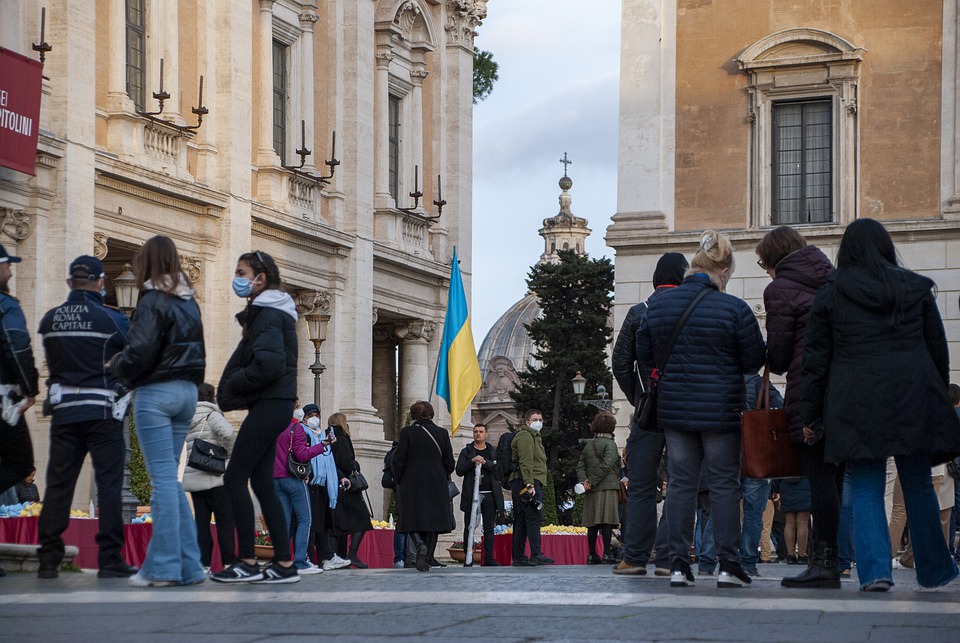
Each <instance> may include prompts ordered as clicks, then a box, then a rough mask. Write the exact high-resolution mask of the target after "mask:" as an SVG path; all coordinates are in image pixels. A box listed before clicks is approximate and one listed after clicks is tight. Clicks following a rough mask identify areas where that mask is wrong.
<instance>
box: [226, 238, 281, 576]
mask: <svg viewBox="0 0 960 643" xmlns="http://www.w3.org/2000/svg"><path fill="white" fill-rule="evenodd" d="M235 274H236V276H235V277H234V279H233V290H234V292H235V293H236V294H237V296H239V297H244V298H246V299H247V306H246V308H244V310H243V311H242V312H241V313H239V314H238V315H237V321H239V322H240V325H241V326H242V327H243V338H242V339H241V340H240V345H239V346H237V349H236V350H235V351H234V352H233V355H232V356H231V357H230V361H228V362H227V365H226V367H225V368H224V371H223V376H222V377H221V378H220V385H219V386H218V387H217V398H218V402H219V403H220V408H221V409H222V410H224V411H232V410H236V409H247V411H248V413H247V418H246V419H245V420H244V421H243V424H242V425H241V426H240V431H239V433H238V434H237V441H236V443H235V444H234V447H233V455H232V457H231V458H230V464H229V465H228V466H227V472H226V473H225V474H224V477H223V480H224V484H225V486H226V487H227V491H228V492H229V493H230V501H231V503H232V505H233V515H234V519H235V521H236V524H237V544H238V551H237V555H238V557H239V558H240V560H238V561H237V562H236V563H234V564H233V565H231V566H230V567H228V568H227V569H225V570H223V571H222V572H219V573H217V574H214V575H213V577H212V578H213V580H215V581H219V582H223V583H233V582H260V583H296V582H297V581H299V580H300V576H299V574H298V573H297V569H296V567H294V566H293V563H292V561H291V558H290V536H289V532H288V529H287V525H286V520H285V518H284V513H283V507H282V506H281V504H280V499H279V498H278V497H277V492H276V489H275V487H274V484H273V463H274V457H275V454H276V443H277V437H278V436H279V435H280V433H281V432H282V431H284V430H285V429H286V428H287V425H288V424H289V423H290V418H291V417H292V415H293V403H294V401H295V400H296V399H297V392H296V388H297V331H296V323H297V307H296V304H294V302H293V299H292V298H291V297H290V295H288V294H287V293H285V292H283V290H281V281H280V269H279V268H277V263H276V262H275V261H274V260H273V257H271V256H270V255H268V254H267V253H265V252H259V251H257V252H248V253H246V254H243V255H241V256H240V260H239V261H238V262H237V270H236V273H235ZM248 482H249V483H250V486H251V487H253V492H254V493H255V494H257V500H259V501H260V508H261V510H262V511H263V517H264V520H265V521H266V523H267V530H268V531H269V532H270V536H271V539H272V541H273V546H274V558H273V563H272V564H271V565H270V566H269V567H267V569H265V570H263V571H262V572H261V571H260V569H259V568H258V567H257V565H256V558H255V557H254V551H253V544H254V516H253V501H252V500H251V499H250V493H249V492H248V491H247V483H248Z"/></svg>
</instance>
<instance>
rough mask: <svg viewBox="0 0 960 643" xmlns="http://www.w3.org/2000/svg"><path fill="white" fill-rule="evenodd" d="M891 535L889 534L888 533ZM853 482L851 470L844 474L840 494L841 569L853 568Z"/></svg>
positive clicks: (839, 541)
mask: <svg viewBox="0 0 960 643" xmlns="http://www.w3.org/2000/svg"><path fill="white" fill-rule="evenodd" d="M888 537H889V535H888ZM854 551H856V550H855V549H854V548H853V483H852V482H851V478H850V472H849V471H847V472H846V473H845V474H844V476H843V494H841V496H840V531H839V536H838V538H837V553H838V557H839V560H840V571H841V572H845V571H847V570H848V569H852V568H853V556H854Z"/></svg>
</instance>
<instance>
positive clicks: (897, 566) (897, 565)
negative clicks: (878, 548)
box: [893, 558, 900, 569]
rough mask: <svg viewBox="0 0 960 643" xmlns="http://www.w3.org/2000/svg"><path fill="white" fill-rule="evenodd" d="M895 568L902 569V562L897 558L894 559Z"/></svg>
mask: <svg viewBox="0 0 960 643" xmlns="http://www.w3.org/2000/svg"><path fill="white" fill-rule="evenodd" d="M893 568H894V569H900V561H899V560H897V559H896V558H894V559H893Z"/></svg>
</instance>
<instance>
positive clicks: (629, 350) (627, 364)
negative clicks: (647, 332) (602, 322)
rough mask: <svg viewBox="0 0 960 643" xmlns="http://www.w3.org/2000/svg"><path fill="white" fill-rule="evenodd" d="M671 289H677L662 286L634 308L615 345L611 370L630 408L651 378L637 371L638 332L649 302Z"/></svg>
mask: <svg viewBox="0 0 960 643" xmlns="http://www.w3.org/2000/svg"><path fill="white" fill-rule="evenodd" d="M671 288H676V286H661V287H660V288H657V289H656V290H655V291H654V292H653V294H652V295H650V299H648V300H647V301H641V302H640V303H639V304H637V305H636V306H632V307H631V308H630V310H629V311H627V316H626V318H625V319H624V320H623V326H621V327H620V333H619V334H618V335H617V341H616V343H615V344H614V345H613V355H612V358H611V366H612V368H611V370H612V371H613V377H614V378H615V379H616V380H617V385H619V386H620V390H621V391H623V394H624V395H626V396H627V401H628V402H630V406H633V407H636V406H637V403H638V402H639V401H640V395H641V393H643V386H644V384H643V383H644V382H646V381H647V378H649V377H650V371H644V372H643V373H640V372H638V370H637V364H636V361H637V330H638V329H639V328H640V322H641V321H643V317H644V315H646V314H647V305H648V304H649V302H650V301H651V300H652V299H653V298H654V297H656V296H657V293H659V292H663V291H664V290H669V289H671Z"/></svg>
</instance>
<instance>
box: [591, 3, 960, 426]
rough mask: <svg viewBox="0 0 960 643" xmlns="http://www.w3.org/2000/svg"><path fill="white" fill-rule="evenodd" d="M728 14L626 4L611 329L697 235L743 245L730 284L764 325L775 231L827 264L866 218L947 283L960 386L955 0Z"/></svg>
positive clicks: (718, 9) (777, 6) (611, 236)
mask: <svg viewBox="0 0 960 643" xmlns="http://www.w3.org/2000/svg"><path fill="white" fill-rule="evenodd" d="M730 4H731V3H724V2H714V1H710V0H707V1H702V0H698V1H693V0H623V2H622V8H623V14H622V18H623V19H622V42H621V79H620V83H621V85H620V87H621V91H620V135H619V168H620V169H619V177H618V199H617V214H616V215H615V216H614V217H613V223H612V225H611V226H610V227H609V228H608V229H607V236H606V241H607V244H608V245H609V246H610V247H611V248H613V249H614V250H615V252H616V261H615V265H616V304H615V314H614V316H615V328H617V329H619V327H620V325H621V323H622V321H623V319H624V317H625V315H626V312H627V310H628V309H629V307H630V306H631V305H633V304H635V303H637V302H638V301H642V300H643V299H644V298H646V297H647V296H648V295H649V293H650V292H651V291H652V284H651V277H652V274H653V269H654V266H655V264H656V261H657V259H658V258H659V256H660V255H661V254H662V253H663V252H667V251H679V252H683V253H685V254H686V255H687V256H688V257H690V256H691V255H692V253H693V252H694V250H695V248H696V244H697V241H698V239H699V234H700V231H702V230H704V229H707V228H716V229H720V230H724V231H725V232H727V233H728V234H729V235H730V237H731V238H732V239H733V241H734V247H735V249H736V262H737V263H736V271H735V274H734V275H733V278H732V279H731V281H730V284H729V285H728V291H729V292H731V293H733V294H735V295H737V296H739V297H742V298H744V299H745V300H746V301H747V302H749V303H750V304H751V306H752V307H753V309H754V310H755V311H756V313H757V315H758V317H760V318H761V325H762V323H763V319H762V318H763V316H764V310H763V289H764V288H765V287H766V285H767V284H768V283H769V278H768V277H767V275H766V274H765V273H764V272H763V271H762V270H761V269H760V268H759V267H758V266H757V265H756V255H755V254H754V248H755V247H756V244H757V242H758V241H759V240H760V238H761V237H762V236H763V235H764V234H766V232H767V231H769V230H770V229H771V228H772V227H775V226H776V225H780V224H790V225H796V226H798V227H799V229H800V230H801V232H802V233H803V234H804V236H805V237H807V239H808V241H810V242H811V243H814V244H816V245H818V246H820V247H821V248H822V249H823V250H824V251H825V252H826V253H827V254H828V255H829V256H831V257H835V256H836V250H837V246H838V245H839V241H840V238H841V235H842V234H843V230H844V227H845V225H846V224H847V223H849V222H850V221H853V220H854V219H856V218H858V217H872V218H876V219H879V220H880V221H882V222H883V223H884V224H885V225H886V226H887V228H888V229H889V230H890V232H891V234H892V235H893V238H894V241H895V242H896V244H897V247H898V250H899V252H900V254H901V258H902V261H903V264H904V265H905V266H907V267H908V268H911V269H913V270H917V271H919V272H922V273H923V274H926V275H928V276H929V277H931V278H933V279H934V280H935V281H936V282H937V284H938V302H939V304H940V310H941V314H942V315H943V318H944V323H945V325H946V330H947V336H948V338H949V340H950V348H951V355H952V357H953V360H952V366H953V371H954V378H955V379H960V309H958V298H957V295H958V291H960V111H958V106H957V102H958V96H957V88H958V85H960V64H958V57H960V49H958V20H960V17H958V14H960V2H958V1H957V0H943V1H942V2H940V1H937V2H919V3H904V2H899V1H898V0H875V1H873V2H869V3H864V2H857V1H856V0H836V1H834V2H821V1H819V0H801V1H798V2H791V3H782V2H777V1H776V0H742V1H741V2H737V3H735V4H736V7H735V9H734V8H733V7H731V6H730ZM891 376H895V374H891ZM617 394H618V396H620V399H621V400H622V393H620V391H617ZM627 406H628V405H626V404H623V403H621V404H620V408H621V411H620V421H621V423H623V424H626V421H627V415H628V414H629V409H628V408H627Z"/></svg>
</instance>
